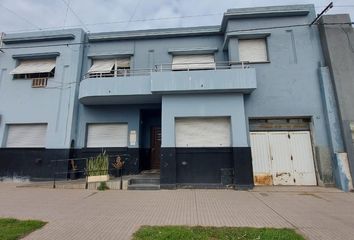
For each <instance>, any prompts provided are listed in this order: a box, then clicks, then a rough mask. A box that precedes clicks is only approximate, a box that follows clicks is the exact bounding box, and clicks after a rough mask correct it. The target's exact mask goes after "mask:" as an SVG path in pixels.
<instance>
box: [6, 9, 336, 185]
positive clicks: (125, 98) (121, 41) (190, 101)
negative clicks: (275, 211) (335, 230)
mask: <svg viewBox="0 0 354 240" xmlns="http://www.w3.org/2000/svg"><path fill="white" fill-rule="evenodd" d="M289 10H290V11H291V10H296V11H298V14H297V16H294V14H293V13H292V14H288V13H287V11H289ZM272 11H273V12H274V11H275V12H277V13H276V14H269V13H270V12H272ZM307 13H308V14H307ZM247 14H248V15H247ZM262 14H263V15H262ZM267 14H268V15H267ZM246 15H247V16H246ZM314 17H315V11H314V6H313V5H300V6H288V7H279V8H272V7H268V8H253V9H246V10H238V11H230V12H228V14H226V15H225V17H224V19H223V23H222V27H221V28H220V27H205V28H186V29H172V30H171V29H167V30H166V29H165V30H151V31H141V32H139V31H134V32H125V33H98V34H87V35H86V37H85V41H89V44H85V46H84V49H82V47H83V46H82V45H80V44H78V45H71V46H58V47H43V48H35V49H33V48H28V49H19V50H7V51H6V52H5V54H0V71H1V72H0V76H1V79H0V81H1V82H0V114H1V115H2V120H1V123H0V140H1V141H2V139H3V135H4V126H5V123H11V122H21V123H24V122H38V121H39V122H43V121H45V122H48V128H49V131H48V136H47V139H48V141H47V142H48V144H47V147H48V148H54V147H55V148H60V147H68V146H69V142H70V139H76V140H77V141H76V147H77V148H81V147H84V146H85V138H86V124H87V123H97V122H128V124H129V130H136V131H137V133H138V136H139V131H140V129H139V127H140V125H139V119H140V115H139V114H140V109H141V108H144V107H145V106H147V105H146V104H150V103H151V101H150V100H151V99H150V100H149V99H148V98H145V97H146V96H150V97H151V98H154V99H153V102H156V103H160V102H161V103H162V134H163V135H162V141H163V142H162V145H163V147H174V146H175V144H174V122H173V121H174V117H176V116H179V117H181V116H231V121H232V144H233V146H235V147H246V146H249V139H248V138H249V136H248V133H247V129H248V118H253V117H299V116H306V117H311V119H312V121H313V122H312V126H311V127H312V130H313V131H312V133H313V135H312V138H313V139H312V140H313V144H314V146H315V157H316V166H317V169H318V171H319V172H320V178H321V179H320V180H321V181H323V182H324V183H332V182H333V177H332V166H331V151H330V147H329V140H328V133H327V129H326V121H325V112H324V105H323V104H322V100H321V91H320V84H319V82H320V80H319V79H320V78H319V74H318V69H319V67H320V66H321V64H322V63H323V56H322V53H321V45H320V42H319V34H318V31H317V28H316V27H315V26H314V27H308V26H300V27H291V26H290V25H299V24H308V23H310V22H311V21H312V19H313V18H314ZM286 25H289V27H281V28H270V29H261V28H265V27H274V26H286ZM243 29H253V30H252V31H243ZM198 31H199V33H198ZM59 33H60V34H63V33H73V34H75V36H77V37H76V38H75V40H73V41H81V40H83V33H82V31H81V30H65V31H60V32H57V34H59ZM31 34H34V33H31ZM31 34H30V35H31ZM37 34H39V33H37ZM40 34H42V33H40ZM43 34H53V33H43ZM181 35H184V36H181ZM256 35H258V36H261V35H263V36H267V48H268V58H269V63H262V64H251V67H252V68H254V69H255V72H256V81H257V89H256V90H254V91H253V92H252V93H250V94H242V93H224V92H223V91H222V92H221V93H217V94H212V93H208V94H205V93H193V94H174V95H164V94H163V93H158V94H157V95H155V96H154V94H151V95H150V94H148V91H146V89H145V88H144V89H139V88H138V89H132V92H131V93H129V92H126V90H123V89H120V88H119V85H120V84H124V83H122V81H123V79H120V80H119V81H118V82H117V83H114V84H113V85H114V86H115V87H114V86H113V88H114V89H115V95H118V96H119V98H115V97H114V96H113V97H112V96H110V95H112V94H110V93H108V94H103V97H105V98H103V99H101V100H100V101H96V102H95V101H91V102H90V101H87V102H84V101H82V103H80V102H79V100H78V91H79V88H78V86H77V84H79V80H82V76H83V75H84V74H85V73H86V72H87V71H88V69H89V67H90V66H91V64H92V58H95V57H101V58H102V57H104V56H106V57H107V56H108V57H109V56H110V57H119V56H130V58H131V61H132V63H131V68H132V69H141V68H144V69H146V68H151V67H153V66H154V65H155V64H157V65H158V64H163V63H171V62H172V55H171V53H170V52H171V49H190V50H191V51H193V49H198V48H199V49H200V48H205V49H208V48H209V49H211V48H213V49H215V48H216V49H217V51H216V52H215V59H216V61H217V62H220V61H229V60H230V61H238V60H239V59H238V47H237V45H238V38H243V39H244V38H252V37H254V36H256ZM19 36H22V37H24V36H27V33H26V34H25V33H24V34H20V35H19ZM225 40H226V41H225ZM48 43H49V42H42V43H39V44H48ZM50 43H55V42H50ZM28 44H29V43H28ZM11 45H12V46H16V44H11ZM21 46H24V45H23V44H21ZM48 51H49V52H53V51H56V52H60V56H59V57H58V60H57V71H56V76H55V79H54V80H55V81H56V82H54V81H52V82H51V83H50V86H53V87H55V88H53V89H50V88H48V89H32V88H30V82H29V81H25V80H12V78H11V77H10V76H9V74H8V72H9V71H11V70H12V69H13V68H14V67H15V66H16V62H15V60H14V59H12V55H13V54H18V53H23V52H26V53H32V52H48ZM82 52H83V56H82V61H81V53H82ZM81 63H82V68H81ZM205 74H206V75H207V74H208V72H207V71H206V72H205ZM171 76H172V73H171ZM166 77H168V76H166ZM142 79H143V78H142ZM142 79H140V80H142ZM104 80H105V79H102V81H104ZM107 80H109V81H114V80H112V79H107ZM124 80H126V81H130V80H133V78H129V77H128V78H126V79H124ZM87 81H90V79H88V80H84V81H82V82H81V83H82V88H83V92H82V93H81V92H80V94H81V96H86V95H85V94H87V92H89V91H91V90H94V89H96V88H95V87H94V86H95V84H92V85H91V86H86V87H85V86H84V85H85V84H86V83H87ZM143 81H144V80H143ZM57 82H58V83H57ZM61 82H63V83H65V86H66V88H60V89H59V88H57V87H58V85H56V84H59V85H60V84H61ZM72 82H76V83H73V84H72V85H71V84H70V83H72ZM93 82H97V80H94V79H93ZM137 82H138V81H137ZM146 84H147V85H148V83H146ZM96 85H97V84H96ZM147 85H145V84H144V87H146V86H147ZM127 86H130V87H131V86H132V83H131V82H130V83H128V84H127ZM111 88H112V87H110V86H108V85H107V83H106V84H104V85H102V86H99V88H97V89H102V93H105V92H107V91H109V90H110V89H111ZM128 89H129V88H128ZM140 90H142V91H140ZM14 92H19V93H21V94H18V95H14V94H13V93H14ZM85 92H86V93H85ZM134 93H135V94H134ZM136 93H138V94H140V93H142V95H144V97H142V98H140V99H138V102H134V100H133V99H134V98H135V97H136V95H138V94H136ZM113 95H114V94H113ZM129 95H130V96H129ZM156 96H157V97H156ZM161 96H162V97H161ZM83 98H84V97H82V99H83ZM86 100H87V99H86ZM92 104H95V106H92ZM137 104H139V105H137ZM33 106H35V107H33ZM38 106H41V107H38ZM13 109H18V110H16V111H14V110H13ZM75 122H76V124H75ZM76 127H77V129H76ZM138 143H139V139H138V141H137V144H136V145H134V146H129V147H131V148H137V147H139V145H138ZM320 183H321V182H320Z"/></svg>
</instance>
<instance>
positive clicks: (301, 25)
mask: <svg viewBox="0 0 354 240" xmlns="http://www.w3.org/2000/svg"><path fill="white" fill-rule="evenodd" d="M344 24H354V22H343V23H316V24H315V25H344ZM290 27H310V25H309V24H308V23H307V24H293V25H283V26H273V27H262V28H248V29H238V30H233V31H228V32H226V34H227V33H234V32H248V31H257V30H271V29H282V28H290ZM81 44H90V42H76V43H58V44H46V45H31V46H17V47H4V48H2V50H7V49H21V48H34V47H58V46H68V47H69V46H71V45H81Z"/></svg>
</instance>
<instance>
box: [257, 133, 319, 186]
mask: <svg viewBox="0 0 354 240" xmlns="http://www.w3.org/2000/svg"><path fill="white" fill-rule="evenodd" d="M251 149H252V164H253V174H254V180H255V184H256V185H272V184H273V185H316V184H317V182H316V175H315V167H314V161H313V153H312V146H311V139H310V132H309V131H293V132H251Z"/></svg>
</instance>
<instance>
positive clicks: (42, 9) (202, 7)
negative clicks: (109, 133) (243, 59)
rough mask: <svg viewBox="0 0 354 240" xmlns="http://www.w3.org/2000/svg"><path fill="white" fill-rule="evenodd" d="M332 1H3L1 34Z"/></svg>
mask: <svg viewBox="0 0 354 240" xmlns="http://www.w3.org/2000/svg"><path fill="white" fill-rule="evenodd" d="M330 2H331V1H329V0H309V1H307V0H0V32H5V33H12V32H25V31H35V30H50V29H65V28H83V29H84V30H85V31H87V32H107V31H125V30H136V29H153V28H174V27H191V26H210V25H220V23H221V19H222V15H223V13H224V12H225V11H226V10H227V9H229V8H244V7H257V6H275V5H289V4H315V7H316V12H317V13H320V12H321V11H322V9H324V8H325V6H327V5H328V4H329V3H330ZM333 4H334V7H333V8H332V9H331V10H330V11H329V12H328V13H327V14H337V13H349V14H350V15H351V19H352V21H354V1H353V0H334V1H333Z"/></svg>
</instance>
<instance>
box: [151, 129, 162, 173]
mask: <svg viewBox="0 0 354 240" xmlns="http://www.w3.org/2000/svg"><path fill="white" fill-rule="evenodd" d="M160 153H161V127H152V128H151V156H150V168H151V169H160Z"/></svg>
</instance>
